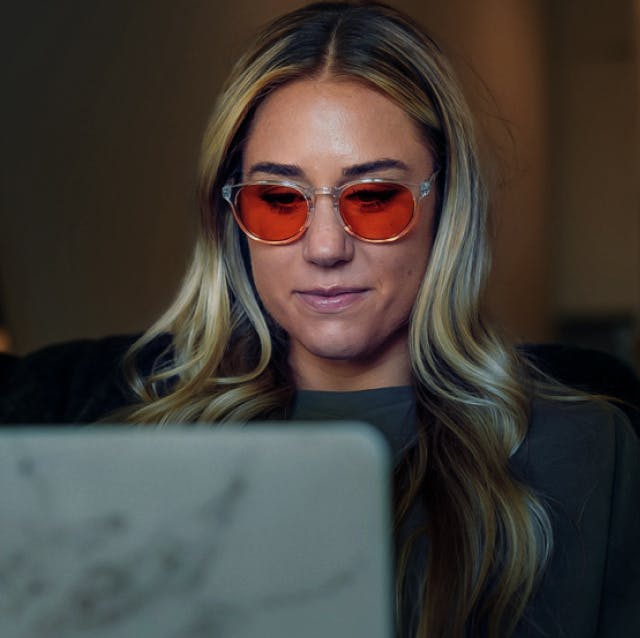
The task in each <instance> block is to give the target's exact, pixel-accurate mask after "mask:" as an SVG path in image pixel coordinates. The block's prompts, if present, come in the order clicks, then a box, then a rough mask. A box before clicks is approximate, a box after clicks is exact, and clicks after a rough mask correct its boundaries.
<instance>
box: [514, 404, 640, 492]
mask: <svg viewBox="0 0 640 638" xmlns="http://www.w3.org/2000/svg"><path fill="white" fill-rule="evenodd" d="M620 463H624V464H625V465H627V464H628V465H629V467H630V469H633V470H634V471H640V439H639V438H638V436H637V434H636V432H635V431H634V430H633V428H632V426H631V424H630V422H629V419H628V418H627V416H626V415H625V414H624V413H623V412H622V411H621V410H620V409H618V408H617V407H616V406H615V405H614V404H612V403H609V402H607V401H604V400H595V399H593V400H591V399H584V400H582V399H580V400H567V399H563V400H548V399H535V400H534V401H533V402H532V405H531V417H530V422H529V429H528V432H527V436H526V438H525V440H524V442H523V444H522V446H521V447H520V449H519V450H518V451H517V453H516V454H515V455H514V457H513V459H512V464H513V465H514V468H515V469H516V471H517V473H518V474H520V473H521V474H524V475H526V477H527V482H529V483H533V484H534V485H535V484H540V485H541V486H542V485H544V486H549V487H551V486H554V485H555V486H556V487H557V484H558V482H560V483H564V484H566V485H568V486H570V485H572V484H574V483H576V488H579V487H580V481H582V482H583V483H582V487H583V488H584V487H585V484H584V480H585V478H586V477H587V476H592V477H593V478H594V480H595V478H596V477H600V478H602V477H603V476H610V477H611V476H612V473H613V472H614V471H615V469H616V467H617V466H618V465H619V464H620Z"/></svg>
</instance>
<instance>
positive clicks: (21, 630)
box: [0, 424, 392, 638]
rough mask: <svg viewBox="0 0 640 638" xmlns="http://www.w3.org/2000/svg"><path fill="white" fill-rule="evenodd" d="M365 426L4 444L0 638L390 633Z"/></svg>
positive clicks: (28, 437) (14, 432) (28, 434)
mask: <svg viewBox="0 0 640 638" xmlns="http://www.w3.org/2000/svg"><path fill="white" fill-rule="evenodd" d="M386 452H387V451H386V448H385V447H384V443H383V442H382V440H381V439H380V437H379V435H377V434H376V433H374V432H372V431H370V430H369V429H365V428H364V427H363V426H357V425H352V426H342V425H340V426H338V427H336V426H335V424H334V425H329V424H317V425H314V426H312V427H307V426H305V427H301V426H300V427H298V424H288V425H286V426H282V427H280V428H278V427H274V426H273V425H266V424H265V425H256V426H251V427H249V428H245V429H230V428H219V429H211V428H204V427H203V428H200V427H197V428H193V427H192V428H184V429H180V428H175V429H173V428H171V429H163V430H159V429H148V430H147V429H143V428H125V427H122V426H121V427H118V428H115V427H114V428H104V427H103V428H84V429H73V430H72V429H66V428H65V429H59V428H57V429H54V428H50V429H41V430H31V429H25V428H20V429H8V430H4V431H2V432H0V628H1V629H0V635H2V637H3V638H147V637H153V638H258V637H260V638H270V637H273V638H287V637H295V638H316V637H317V638H329V637H331V638H388V637H389V636H390V635H391V633H392V632H391V626H392V619H391V578H390V573H391V567H390V531H389V505H388V501H389V498H388V458H387V453H386Z"/></svg>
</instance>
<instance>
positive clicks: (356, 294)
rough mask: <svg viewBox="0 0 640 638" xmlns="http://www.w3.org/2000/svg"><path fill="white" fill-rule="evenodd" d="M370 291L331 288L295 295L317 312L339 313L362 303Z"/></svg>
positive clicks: (338, 287)
mask: <svg viewBox="0 0 640 638" xmlns="http://www.w3.org/2000/svg"><path fill="white" fill-rule="evenodd" d="M369 291H370V289H369V288H360V287H343V286H331V287H328V288H313V289H310V290H297V291H295V294H296V295H297V296H298V298H299V299H300V300H301V301H302V302H303V303H304V304H305V305H306V306H308V307H309V308H311V309H312V310H315V311H316V312H324V313H337V312H341V311H343V310H346V309H347V308H351V307H352V306H354V305H355V304H357V303H359V302H360V301H362V300H363V299H364V298H365V297H366V296H367V294H368V293H369Z"/></svg>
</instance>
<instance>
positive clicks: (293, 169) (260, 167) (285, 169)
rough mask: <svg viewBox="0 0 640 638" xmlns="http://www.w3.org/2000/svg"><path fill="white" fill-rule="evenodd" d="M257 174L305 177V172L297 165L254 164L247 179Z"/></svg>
mask: <svg viewBox="0 0 640 638" xmlns="http://www.w3.org/2000/svg"><path fill="white" fill-rule="evenodd" d="M256 173H269V174H270V175H278V176H279V177H303V176H304V172H303V170H302V169H301V168H300V167H299V166H296V165H295V164H276V163H275V162H258V163H257V164H254V165H253V166H252V167H251V168H250V169H249V172H248V173H247V177H252V176H253V175H255V174H256Z"/></svg>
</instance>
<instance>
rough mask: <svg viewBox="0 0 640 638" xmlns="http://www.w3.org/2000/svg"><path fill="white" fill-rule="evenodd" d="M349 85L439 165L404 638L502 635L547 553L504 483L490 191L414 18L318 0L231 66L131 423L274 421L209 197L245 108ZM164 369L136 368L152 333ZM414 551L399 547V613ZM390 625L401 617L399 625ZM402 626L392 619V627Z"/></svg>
mask: <svg viewBox="0 0 640 638" xmlns="http://www.w3.org/2000/svg"><path fill="white" fill-rule="evenodd" d="M318 76H323V77H324V76H327V77H331V78H348V79H352V80H357V81H361V82H363V83H365V84H366V85H367V86H369V87H372V88H374V89H375V90H378V91H381V92H382V93H383V94H384V95H386V96H387V97H389V98H390V99H391V100H393V101H394V102H396V103H397V104H398V105H400V106H401V107H402V108H403V109H404V111H405V112H406V113H407V114H408V115H409V116H410V117H411V119H412V120H413V121H414V122H415V124H416V125H417V127H418V128H419V130H420V131H421V133H422V135H423V139H424V142H425V144H426V145H428V148H429V149H430V151H431V152H432V154H433V156H434V158H435V161H436V163H437V166H438V167H439V173H438V179H437V185H438V188H437V190H438V192H437V198H438V200H437V201H438V212H437V215H436V220H435V222H434V223H435V226H436V227H435V229H434V231H435V238H434V243H433V247H432V252H431V256H430V261H429V265H428V267H427V270H426V273H425V276H424V280H423V282H422V285H421V287H420V290H419V293H418V295H417V298H416V301H415V304H414V306H413V310H412V314H411V317H410V327H409V346H410V356H411V366H412V374H413V383H414V386H415V390H416V398H417V416H418V424H417V425H418V444H417V446H415V448H414V449H413V450H412V452H411V453H410V454H409V456H408V457H407V458H406V459H404V461H403V463H401V465H400V466H399V470H398V473H397V476H396V477H395V481H396V483H395V487H396V495H395V524H396V527H397V528H398V529H399V528H400V527H401V526H402V524H403V522H404V521H405V520H406V517H407V513H408V512H409V510H410V508H411V506H412V504H414V503H415V502H416V500H418V499H423V500H424V502H425V506H426V508H427V523H426V528H425V529H424V530H420V533H422V534H424V535H426V537H427V538H428V548H429V549H428V554H427V557H426V560H425V565H424V569H423V581H422V586H421V588H420V592H421V594H420V596H421V601H420V611H419V620H418V622H417V626H416V627H414V628H412V631H413V633H414V635H415V636H419V637H426V636H429V637H430V638H438V637H444V636H447V637H448V638H457V637H462V636H464V635H466V633H465V632H466V631H468V630H471V631H472V632H474V631H482V632H484V633H486V634H487V635H489V636H508V635H509V634H510V633H512V631H513V629H514V628H515V626H516V624H517V622H518V620H519V619H520V618H521V617H522V615H523V613H524V610H525V607H526V604H527V601H528V599H529V598H530V597H531V595H532V593H533V591H534V589H535V587H536V584H537V582H538V580H539V577H540V574H541V572H542V569H543V567H544V565H545V562H546V560H547V559H548V556H549V553H550V548H551V525H550V522H549V520H548V517H547V515H546V512H545V509H544V507H543V506H542V505H541V503H540V502H539V500H538V499H537V498H536V496H535V495H534V494H533V493H532V492H531V491H530V490H529V489H528V488H527V487H526V486H524V485H522V484H520V483H519V482H518V481H517V480H516V479H515V478H514V477H513V476H512V475H511V473H510V471H509V459H510V457H511V456H512V455H513V454H514V452H515V451H516V450H517V449H518V447H519V446H520V444H521V443H522V441H523V439H524V437H525V434H526V431H527V423H528V417H529V414H528V403H529V400H528V392H527V385H526V382H525V381H524V378H525V376H524V373H523V372H522V370H523V366H522V364H521V363H520V362H519V359H518V357H517V355H516V353H515V351H514V350H513V349H512V348H510V347H508V346H507V345H505V344H504V343H503V342H502V341H501V340H500V339H499V337H498V336H497V335H496V333H495V332H494V330H493V329H492V328H491V326H490V325H489V324H488V323H487V322H486V321H485V319H484V312H483V308H482V299H483V291H484V287H485V283H486V279H487V274H488V270H489V248H488V241H487V236H486V208H487V205H486V194H485V188H484V186H483V180H482V177H481V171H480V167H479V165H478V159H477V157H478V153H477V149H476V145H475V141H474V129H473V123H472V119H471V117H470V114H469V109H468V106H467V105H466V102H465V100H464V98H463V96H462V92H461V90H460V88H459V87H458V84H457V82H456V80H455V76H454V73H453V71H452V69H451V68H450V66H449V63H448V62H447V60H446V59H445V57H444V56H443V54H442V52H441V51H440V49H439V47H438V46H437V45H436V44H435V43H434V42H433V40H432V39H431V38H430V37H429V36H428V35H426V34H425V33H424V32H423V31H422V30H421V29H420V28H419V27H417V26H416V25H415V24H414V23H413V22H412V21H411V20H410V19H409V18H407V17H406V16H404V15H403V14H401V13H400V12H398V11H397V10H395V9H392V8H390V7H387V6H385V5H383V4H378V3H364V2H325V3H317V4H312V5H309V6H306V7H303V8H301V9H299V10H296V11H294V12H292V13H289V14H287V15H285V16H283V17H281V18H279V19H277V20H275V21H274V22H273V23H272V24H270V25H269V26H267V27H266V28H265V29H264V30H263V31H262V32H261V33H260V34H259V35H258V36H257V38H256V39H255V42H254V44H253V46H252V47H251V48H250V49H249V50H248V51H247V52H246V53H245V54H244V56H243V57H242V58H241V59H240V60H239V61H238V62H237V64H236V65H235V67H234V68H233V70H232V73H231V76H230V78H229V80H228V82H227V84H226V85H225V88H224V90H223V92H222V94H221V96H220V98H219V100H218V102H217V104H216V107H215V110H214V112H213V115H212V118H211V121H210V124H209V126H208V128H207V131H206V134H205V136H204V142H203V146H202V157H201V164H200V183H199V198H200V211H201V231H200V233H199V238H198V241H197V245H196V248H195V254H194V257H193V261H192V264H191V267H190V269H189V271H188V273H187V275H186V278H185V280H184V283H183V285H182V289H181V291H180V293H179V295H178V296H177V298H176V300H175V302H174V303H173V305H171V307H170V308H169V309H168V310H167V311H166V313H165V314H164V315H163V316H162V317H161V318H160V320H159V321H158V322H157V323H156V324H155V325H154V326H152V327H151V329H150V330H149V331H147V333H146V334H145V335H144V336H143V337H142V338H141V339H140V340H139V341H138V342H137V343H136V344H135V345H134V346H133V348H132V349H131V351H130V352H129V355H128V359H127V361H128V370H129V381H130V384H131V388H132V389H133V391H134V392H135V394H136V396H137V398H138V400H139V402H138V403H137V404H136V405H134V406H133V407H132V408H131V409H130V410H129V413H128V418H129V420H131V421H133V422H153V423H165V422H184V421H215V422H221V421H248V420H252V419H265V418H285V417H286V414H287V408H288V406H289V405H290V402H291V399H292V397H293V393H294V392H295V388H294V386H293V382H292V380H291V375H290V372H289V369H288V366H287V337H286V335H285V334H283V333H282V331H281V330H280V329H279V328H278V327H277V326H276V325H274V324H273V322H272V321H271V320H270V319H269V317H268V316H266V314H265V313H264V312H263V310H262V308H261V304H260V300H259V299H258V298H257V295H256V293H255V290H254V287H253V284H252V279H251V272H250V268H249V267H248V265H247V259H246V254H245V252H246V246H245V245H244V244H243V242H244V239H243V238H242V237H241V234H240V232H239V230H238V227H237V225H236V224H235V223H234V220H233V217H232V215H231V214H230V211H229V210H228V207H227V205H226V203H225V202H224V200H223V199H222V197H221V188H222V186H223V185H224V184H225V183H226V182H227V181H228V180H229V179H230V178H232V177H233V176H234V175H235V174H236V173H237V171H238V168H239V166H240V165H241V158H242V151H243V145H244V141H245V138H246V136H247V132H248V129H249V126H250V123H251V121H252V117H253V114H254V112H255V110H256V108H257V107H258V106H259V105H260V104H261V102H262V101H263V100H264V99H265V97H266V96H267V95H269V94H270V93H271V92H272V91H274V90H277V89H278V87H280V86H282V85H284V84H286V83H288V82H291V81H294V80H297V79H301V78H309V77H318ZM166 333H168V334H170V335H171V336H172V341H171V343H170V345H169V346H168V351H167V352H166V356H161V357H159V358H158V360H157V363H156V365H155V366H154V367H153V368H152V369H151V370H141V369H140V366H139V365H138V364H137V360H138V355H139V354H140V353H141V351H143V350H144V349H145V347H146V346H147V345H148V344H149V343H150V342H151V341H153V340H154V339H156V338H157V337H158V336H159V335H161V334H166ZM414 541H415V539H413V540H411V539H410V540H409V541H407V542H406V543H404V545H403V546H402V547H399V548H398V556H397V570H396V571H397V587H396V591H397V609H398V610H400V609H401V608H402V598H403V591H404V582H405V575H406V571H407V564H408V562H409V560H410V558H409V557H410V556H411V555H412V554H411V552H412V547H413V543H414ZM399 615H400V614H399ZM400 620H401V619H400Z"/></svg>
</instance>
